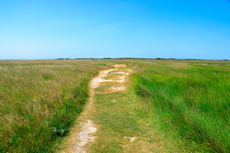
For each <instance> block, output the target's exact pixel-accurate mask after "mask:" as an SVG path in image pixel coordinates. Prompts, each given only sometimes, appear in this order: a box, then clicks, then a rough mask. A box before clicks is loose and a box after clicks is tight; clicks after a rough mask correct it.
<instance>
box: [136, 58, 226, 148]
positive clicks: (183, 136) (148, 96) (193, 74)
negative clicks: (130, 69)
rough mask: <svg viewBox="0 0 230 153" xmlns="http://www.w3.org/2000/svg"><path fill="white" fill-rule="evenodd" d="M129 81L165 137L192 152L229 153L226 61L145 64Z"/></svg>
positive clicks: (137, 69) (140, 65)
mask: <svg viewBox="0 0 230 153" xmlns="http://www.w3.org/2000/svg"><path fill="white" fill-rule="evenodd" d="M210 65H213V66H210ZM132 78H133V84H134V89H135V92H136V94H137V95H139V96H140V97H142V98H143V101H150V103H151V105H152V108H151V111H152V112H153V114H154V115H155V116H156V117H158V118H159V120H160V122H159V124H160V125H159V126H160V129H161V130H162V132H164V133H165V135H174V136H173V137H174V138H175V139H177V141H178V142H179V141H182V142H183V143H184V147H185V148H186V149H187V150H188V151H191V152H196V151H198V152H230V139H229V138H230V113H229V112H230V67H229V62H225V64H224V63H222V64H218V65H217V64H216V63H212V62H211V64H210V63H208V62H202V63H201V62H200V63H199V62H198V63H193V62H190V63H187V62H178V61H177V62H170V61H169V62H161V63H159V62H152V63H145V64H139V65H138V66H136V73H134V74H133V75H132Z"/></svg>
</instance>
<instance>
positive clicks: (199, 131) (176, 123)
mask: <svg viewBox="0 0 230 153" xmlns="http://www.w3.org/2000/svg"><path fill="white" fill-rule="evenodd" d="M114 64H126V65H127V67H126V68H122V69H121V70H119V71H121V72H129V71H130V70H132V74H130V75H129V76H127V77H126V81H125V82H123V83H122V86H126V88H125V90H122V91H119V92H111V93H109V92H107V94H104V93H103V92H106V91H107V89H112V88H111V87H114V86H117V83H115V84H114V83H112V82H111V83H107V84H101V86H100V88H97V89H95V92H96V93H98V94H96V95H95V98H96V99H95V108H94V110H95V111H94V112H92V114H91V115H92V116H93V117H92V120H93V122H94V123H96V125H99V126H100V128H99V130H98V132H97V133H96V135H97V139H96V141H95V142H94V144H93V145H92V148H91V149H93V151H94V152H103V151H106V150H107V151H108V150H109V151H111V152H124V151H130V149H131V151H132V150H133V151H134V150H136V149H142V151H143V152H144V151H146V150H145V149H146V148H138V147H137V146H142V145H143V144H144V142H146V143H145V144H146V146H149V148H150V150H151V151H163V152H229V151H230V140H229V137H230V129H229V127H230V121H229V118H230V115H229V112H230V103H229V102H230V62H229V61H227V60H226V61H202V60H165V59H155V60H152V59H97V60H95V59H85V60H80V59H78V60H41V61H39V60H36V61H0V152H53V151H54V149H55V147H56V146H57V145H56V144H59V143H61V141H62V139H63V137H65V136H66V135H68V134H69V129H70V127H71V126H72V125H73V123H74V122H76V119H77V117H78V116H79V114H80V113H81V112H82V110H83V109H84V104H85V103H86V102H87V100H88V98H89V87H88V85H89V82H90V80H92V78H93V77H95V76H96V75H97V74H98V72H99V71H101V70H107V69H111V68H112V65H114ZM121 75H122V74H115V72H114V73H109V75H108V76H106V77H105V79H116V78H117V77H118V78H119V77H121ZM119 86H121V85H120V84H119ZM99 93H101V94H99ZM105 138H107V139H105ZM126 138H127V139H126ZM128 138H135V141H134V142H133V143H132V144H128V143H130V141H129V139H128ZM93 151H92V152H93Z"/></svg>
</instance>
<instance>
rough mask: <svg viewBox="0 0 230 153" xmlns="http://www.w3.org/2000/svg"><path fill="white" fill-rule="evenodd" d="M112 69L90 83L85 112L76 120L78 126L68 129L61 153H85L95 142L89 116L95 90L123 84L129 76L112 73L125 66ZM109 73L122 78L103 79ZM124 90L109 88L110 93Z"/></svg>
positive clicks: (116, 87) (92, 109)
mask: <svg viewBox="0 0 230 153" xmlns="http://www.w3.org/2000/svg"><path fill="white" fill-rule="evenodd" d="M114 67H115V69H110V70H105V71H101V72H100V73H99V75H98V76H97V77H95V78H94V79H93V80H92V81H91V83H90V99H89V103H87V105H86V107H85V110H84V111H83V112H82V115H81V116H80V117H79V119H78V122H79V123H80V126H79V125H75V126H74V127H73V128H72V129H70V131H71V133H70V136H68V137H67V138H66V139H65V140H64V143H63V144H64V146H68V147H66V149H64V150H62V151H61V153H67V152H68V153H69V152H71V153H86V152H87V150H88V149H87V148H89V145H90V143H91V142H93V141H94V140H95V136H94V134H95V132H97V125H95V124H94V123H93V121H92V116H91V112H92V111H94V108H93V103H94V94H95V89H96V88H98V87H99V86H100V85H101V84H102V83H106V82H124V81H125V77H126V76H127V75H129V73H125V72H112V71H116V70H118V68H125V67H126V66H125V65H114ZM110 72H112V74H120V75H123V76H122V77H119V78H116V79H105V77H107V75H108V74H109V73H110ZM124 89H125V87H124V86H114V87H112V88H111V91H112V92H115V91H119V90H124ZM111 91H110V92H111ZM85 146H87V148H86V147H85Z"/></svg>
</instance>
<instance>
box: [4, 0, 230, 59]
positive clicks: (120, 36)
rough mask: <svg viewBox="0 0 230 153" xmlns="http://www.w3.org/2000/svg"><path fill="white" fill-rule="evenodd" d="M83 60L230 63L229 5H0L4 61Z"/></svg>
mask: <svg viewBox="0 0 230 153" xmlns="http://www.w3.org/2000/svg"><path fill="white" fill-rule="evenodd" d="M82 57H87V58H89V57H90V58H91V57H95V58H98V57H99V58H100V57H113V58H116V57H136V58H137V57H141V58H157V57H161V58H198V59H230V1H229V0H116V1H115V0H1V1H0V59H55V58H82Z"/></svg>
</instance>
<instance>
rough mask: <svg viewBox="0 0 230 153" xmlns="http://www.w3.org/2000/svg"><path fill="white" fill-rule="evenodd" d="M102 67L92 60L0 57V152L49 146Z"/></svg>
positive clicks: (61, 133) (40, 149)
mask: <svg viewBox="0 0 230 153" xmlns="http://www.w3.org/2000/svg"><path fill="white" fill-rule="evenodd" d="M102 69H108V67H107V66H103V64H95V63H93V61H91V60H90V62H89V61H87V60H82V61H81V60H78V61H70V60H50V61H48V60H47V61H1V62H0V152H52V150H51V146H52V145H53V144H54V143H55V142H57V141H59V140H61V138H62V137H63V136H65V135H66V134H67V133H68V130H69V127H70V126H71V124H72V123H73V121H74V120H75V119H76V117H77V115H78V114H79V113H80V112H81V111H82V109H83V106H84V104H85V102H86V101H87V98H88V84H89V81H90V80H91V79H92V78H93V77H94V76H95V75H97V74H98V72H99V71H100V70H102Z"/></svg>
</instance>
